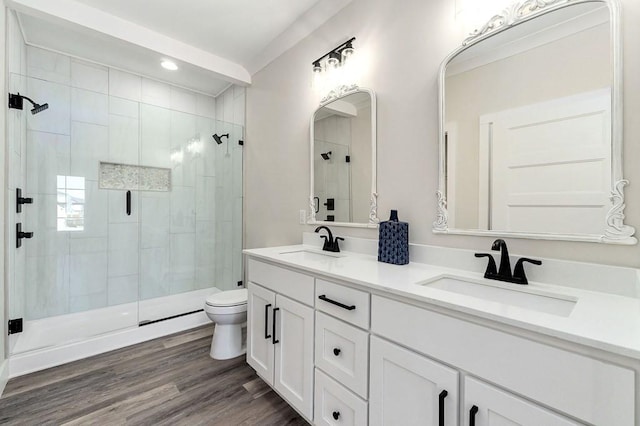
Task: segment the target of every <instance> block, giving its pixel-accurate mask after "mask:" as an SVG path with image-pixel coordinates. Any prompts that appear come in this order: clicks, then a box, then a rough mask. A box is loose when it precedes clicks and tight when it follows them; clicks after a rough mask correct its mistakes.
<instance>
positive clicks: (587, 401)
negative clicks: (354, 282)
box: [371, 296, 635, 426]
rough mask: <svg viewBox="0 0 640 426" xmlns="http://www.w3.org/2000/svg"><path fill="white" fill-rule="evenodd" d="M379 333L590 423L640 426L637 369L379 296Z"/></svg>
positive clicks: (375, 310)
mask: <svg viewBox="0 0 640 426" xmlns="http://www.w3.org/2000/svg"><path fill="white" fill-rule="evenodd" d="M409 324H412V325H414V326H412V327H408V325H409ZM371 330H372V332H373V333H375V334H377V335H380V336H383V337H386V338H388V339H390V340H393V341H395V342H398V343H400V344H402V345H405V346H407V347H409V348H412V349H414V350H416V351H418V352H421V353H423V354H425V355H427V356H430V357H433V358H435V359H438V360H442V361H444V362H446V363H447V364H449V365H451V366H453V367H455V368H458V369H461V370H465V371H467V372H468V373H470V374H473V375H474V376H477V377H481V378H483V379H485V380H487V381H488V382H492V383H494V384H496V385H499V386H501V387H504V388H506V389H509V390H510V391H512V392H514V393H517V394H520V395H523V396H525V397H527V398H529V399H532V400H534V401H538V402H540V403H542V404H544V405H547V406H549V407H552V408H554V409H556V410H558V411H561V412H564V413H567V414H569V415H571V416H574V417H576V418H578V419H580V420H582V421H585V422H588V423H591V424H597V425H616V426H622V425H625V426H631V425H633V424H634V416H635V409H634V405H635V389H634V380H635V373H634V371H633V370H630V369H626V368H622V367H619V366H617V365H613V364H609V363H606V362H603V361H600V360H597V359H593V358H589V357H587V356H584V355H580V354H577V353H574V352H569V351H567V350H564V349H560V348H556V347H554V346H549V345H545V344H543V343H540V342H535V341H532V340H529V339H526V338H524V337H519V336H516V335H513V334H509V333H506V332H503V331H498V330H495V329H492V328H488V327H484V326H481V325H479V324H475V323H472V322H468V321H464V320H460V319H457V318H453V317H450V316H448V315H443V314H440V313H436V312H433V311H430V310H428V309H424V308H420V307H417V306H413V305H408V304H406V303H402V302H398V301H395V300H390V299H386V298H384V297H379V296H373V297H372V299H371Z"/></svg>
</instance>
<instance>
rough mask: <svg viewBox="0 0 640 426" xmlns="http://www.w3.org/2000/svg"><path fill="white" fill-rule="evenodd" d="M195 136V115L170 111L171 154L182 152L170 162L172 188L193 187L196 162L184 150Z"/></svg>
mask: <svg viewBox="0 0 640 426" xmlns="http://www.w3.org/2000/svg"><path fill="white" fill-rule="evenodd" d="M197 136H198V134H197V131H196V116H195V115H191V114H185V113H182V112H175V111H171V152H177V151H182V154H183V155H182V156H181V158H180V159H179V160H175V159H174V161H173V162H172V173H171V178H172V181H171V184H172V186H194V185H195V177H196V163H197V160H196V159H195V158H194V156H193V155H192V154H191V153H189V152H188V151H187V149H186V148H187V145H188V144H189V141H191V140H193V139H194V138H196V137H197Z"/></svg>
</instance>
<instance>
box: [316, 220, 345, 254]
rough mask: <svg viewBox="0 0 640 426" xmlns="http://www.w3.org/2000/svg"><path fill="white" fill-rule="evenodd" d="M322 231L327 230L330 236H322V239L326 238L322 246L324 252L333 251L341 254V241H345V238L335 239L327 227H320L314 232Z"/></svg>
mask: <svg viewBox="0 0 640 426" xmlns="http://www.w3.org/2000/svg"><path fill="white" fill-rule="evenodd" d="M321 229H326V230H327V233H328V234H329V235H328V236H327V235H320V238H324V244H323V245H322V250H324V251H331V252H334V253H339V252H340V245H339V241H344V238H342V237H335V238H333V234H332V233H331V229H329V228H328V227H326V226H318V227H317V228H316V230H315V231H314V232H320V230H321Z"/></svg>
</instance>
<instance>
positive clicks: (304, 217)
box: [300, 210, 307, 225]
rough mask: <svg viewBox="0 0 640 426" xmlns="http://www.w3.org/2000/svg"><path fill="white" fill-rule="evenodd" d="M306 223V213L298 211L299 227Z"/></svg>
mask: <svg viewBox="0 0 640 426" xmlns="http://www.w3.org/2000/svg"><path fill="white" fill-rule="evenodd" d="M305 223H307V211H306V210H300V225H304V224H305Z"/></svg>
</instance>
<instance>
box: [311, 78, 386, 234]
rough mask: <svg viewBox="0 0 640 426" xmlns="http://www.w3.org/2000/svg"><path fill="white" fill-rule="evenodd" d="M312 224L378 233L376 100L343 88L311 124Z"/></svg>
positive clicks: (364, 92)
mask: <svg viewBox="0 0 640 426" xmlns="http://www.w3.org/2000/svg"><path fill="white" fill-rule="evenodd" d="M310 133H311V135H310V145H311V146H310V148H311V149H310V153H311V159H310V169H311V179H310V182H311V188H310V196H309V209H310V215H309V221H308V223H310V224H325V225H326V224H330V225H337V226H352V227H366V228H375V227H376V226H377V225H378V216H377V193H376V97H375V94H374V93H373V91H372V90H369V89H365V88H362V87H360V88H358V87H356V86H352V87H341V88H340V89H338V90H335V91H332V92H330V93H329V95H327V97H325V98H324V99H323V100H322V102H321V103H320V106H319V107H318V109H316V111H315V112H314V113H313V115H312V117H311V124H310Z"/></svg>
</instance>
